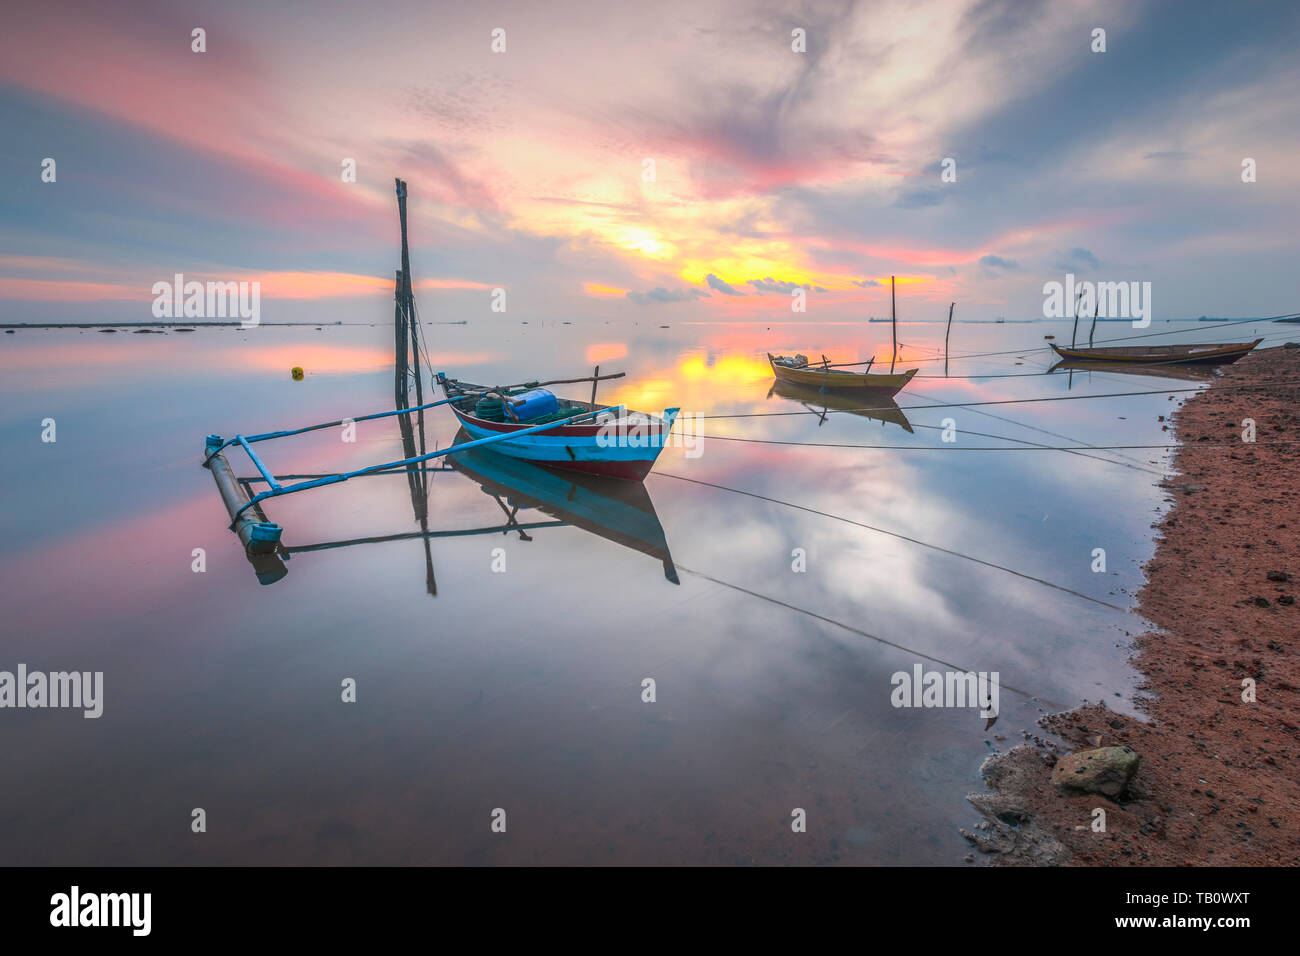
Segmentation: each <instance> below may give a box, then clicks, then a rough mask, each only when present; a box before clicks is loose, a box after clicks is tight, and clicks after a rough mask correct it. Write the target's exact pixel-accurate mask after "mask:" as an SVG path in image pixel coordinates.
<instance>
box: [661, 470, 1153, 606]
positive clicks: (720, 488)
mask: <svg viewBox="0 0 1300 956" xmlns="http://www.w3.org/2000/svg"><path fill="white" fill-rule="evenodd" d="M651 474H654V475H662V476H663V477H664V478H676V479H677V480H678V481H686V482H690V483H691V484H693V485H703V486H704V487H706V488H715V489H717V490H718V491H729V492H731V493H733V494H738V495H744V496H746V497H748V498H756V499H758V500H759V501H766V502H769V503H770V504H774V505H781V506H782V507H785V508H793V509H794V510H795V511H803V512H806V513H808V514H811V515H817V516H818V517H821V518H830V519H831V520H832V521H842V522H844V523H845V524H851V525H853V526H854V527H857V528H863V529H865V530H867V531H874V532H876V533H877V534H883V535H888V536H889V537H891V538H898V539H899V540H900V541H906V542H908V543H909V544H915V545H919V546H920V547H922V548H929V549H930V550H932V551H939V552H941V553H943V554H947V555H950V556H952V557H954V558H962V559H964V560H966V561H972V562H974V563H975V564H982V565H983V566H984V567H986V568H993V569H994V570H996V571H1004V572H1006V573H1007V574H1013V575H1015V576H1016V577H1018V578H1024V579H1025V580H1026V581H1032V582H1034V583H1035V584H1042V585H1045V586H1046V587H1049V588H1055V589H1056V590H1058V591H1064V592H1065V593H1066V594H1073V595H1074V596H1075V597H1079V598H1083V599H1084V600H1085V601H1091V602H1092V603H1093V604H1100V605H1101V606H1102V607H1107V608H1110V609H1111V610H1112V611H1127V610H1128V608H1123V607H1120V606H1119V605H1118V604H1111V603H1110V602H1109V601H1103V600H1101V599H1100V598H1095V597H1092V596H1090V595H1087V594H1084V593H1083V592H1082V591H1076V590H1074V589H1073V588H1067V587H1066V586H1065V585H1063V584H1056V583H1054V582H1052V581H1048V580H1046V579H1044V578H1036V577H1034V576H1033V575H1032V574H1025V573H1024V572H1022V571H1017V570H1015V569H1014V568H1008V567H1005V566H1003V565H1001V564H994V563H993V562H992V561H985V560H984V559H983V558H977V557H974V556H972V555H969V554H963V553H962V552H960V551H953V550H952V549H951V548H945V547H942V546H940V545H937V544H931V543H930V542H928V541H922V540H920V539H919V538H912V537H909V536H908V535H905V534H901V533H900V532H897V531H890V530H888V529H887V528H878V527H876V526H875V525H870V524H866V523H865V522H862V521H856V520H854V519H853V518H847V517H845V516H843V515H835V514H831V513H830V512H828V511H819V510H817V509H816V508H809V507H807V506H806V505H797V504H795V503H794V502H792V501H782V500H781V499H779V498H769V497H768V496H767V495H760V494H759V493H758V492H756V491H746V490H745V489H743V488H731V487H728V486H727V485H716V484H714V483H713V482H710V481H702V480H700V479H699V478H687V477H686V476H685V475H678V474H674V473H673V472H670V471H655V472H651Z"/></svg>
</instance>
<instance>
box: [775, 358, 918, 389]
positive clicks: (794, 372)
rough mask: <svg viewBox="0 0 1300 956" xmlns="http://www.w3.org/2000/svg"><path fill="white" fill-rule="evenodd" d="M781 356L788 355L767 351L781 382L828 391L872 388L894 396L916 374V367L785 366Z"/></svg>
mask: <svg viewBox="0 0 1300 956" xmlns="http://www.w3.org/2000/svg"><path fill="white" fill-rule="evenodd" d="M778 358H784V356H774V355H772V353H771V352H768V353H767V364H768V365H770V366H771V367H772V374H773V375H775V376H776V378H777V380H778V381H781V382H790V383H792V384H794V385H811V386H813V387H814V388H818V389H824V390H825V391H828V392H830V391H847V390H849V389H853V390H854V391H857V390H859V389H869V390H871V391H873V392H878V393H884V394H888V395H893V394H894V393H895V392H898V391H899V390H900V389H902V388H903V386H904V385H906V384H907V383H908V382H910V381H911V380H912V376H913V375H915V374H916V369H914V368H909V369H908V370H907V371H906V372H899V373H897V374H885V373H878V372H848V371H845V370H844V369H837V368H823V367H821V366H818V365H808V366H805V367H802V368H800V367H792V366H789V365H783V364H781V363H780V362H778V361H777V359H778Z"/></svg>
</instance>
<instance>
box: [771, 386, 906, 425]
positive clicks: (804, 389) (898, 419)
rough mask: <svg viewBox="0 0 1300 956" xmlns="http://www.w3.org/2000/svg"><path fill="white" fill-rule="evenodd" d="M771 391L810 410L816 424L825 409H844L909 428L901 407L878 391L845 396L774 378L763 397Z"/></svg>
mask: <svg viewBox="0 0 1300 956" xmlns="http://www.w3.org/2000/svg"><path fill="white" fill-rule="evenodd" d="M773 394H776V395H780V396H781V397H782V398H786V399H789V400H790V401H792V402H798V403H799V404H801V405H803V406H804V407H805V408H807V409H808V410H809V411H810V412H814V413H816V414H818V415H819V416H820V417H819V419H818V421H817V425H818V427H820V426H822V425H825V424H826V415H827V413H828V412H832V411H835V412H847V413H848V414H850V415H860V416H861V417H863V418H874V419H875V420H876V421H878V422H880V423H881V424H885V423H888V424H890V425H897V426H898V427H899V428H902V429H903V430H904V431H908V432H910V431H912V425H911V423H910V422H909V421H908V420H907V416H906V415H904V414H903V409H902V408H900V407H899V404H898V402H896V401H894V399H893V397H892V396H889V395H886V394H882V393H880V392H876V391H871V390H863V391H862V393H861V394H858V395H846V394H841V393H837V392H824V391H822V390H821V389H819V388H817V387H816V386H813V385H799V384H796V383H794V382H785V381H782V380H781V379H777V380H776V382H775V383H773V385H772V387H771V389H769V390H768V393H767V397H768V398H771V397H772V395H773Z"/></svg>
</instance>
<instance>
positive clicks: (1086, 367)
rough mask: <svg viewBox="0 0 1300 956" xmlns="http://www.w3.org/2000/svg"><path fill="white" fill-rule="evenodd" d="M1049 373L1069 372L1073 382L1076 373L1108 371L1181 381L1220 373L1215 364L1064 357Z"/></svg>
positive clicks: (1205, 380) (1205, 378)
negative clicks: (1151, 362)
mask: <svg viewBox="0 0 1300 956" xmlns="http://www.w3.org/2000/svg"><path fill="white" fill-rule="evenodd" d="M1047 371H1048V373H1049V374H1050V373H1052V372H1069V373H1070V380H1071V382H1072V383H1073V381H1074V373H1075V372H1079V373H1083V372H1107V373H1110V374H1112V375H1114V374H1119V375H1145V376H1147V377H1150V378H1172V379H1177V380H1178V381H1180V382H1209V381H1211V380H1213V379H1214V378H1215V376H1217V375H1218V374H1219V372H1218V368H1217V366H1214V365H1188V364H1186V363H1170V364H1168V365H1137V364H1135V363H1132V362H1083V361H1071V360H1069V359H1063V360H1061V361H1060V362H1057V363H1056V364H1055V365H1053V366H1052V367H1051V368H1049V369H1048V370H1047Z"/></svg>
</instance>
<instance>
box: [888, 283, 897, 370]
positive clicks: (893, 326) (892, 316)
mask: <svg viewBox="0 0 1300 956" xmlns="http://www.w3.org/2000/svg"><path fill="white" fill-rule="evenodd" d="M889 327H890V330H891V331H892V332H893V334H894V351H893V352H891V353H890V355H889V374H890V375H893V374H894V360H895V359H897V358H898V309H897V308H896V307H895V302H894V277H893V276H890V277H889Z"/></svg>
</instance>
